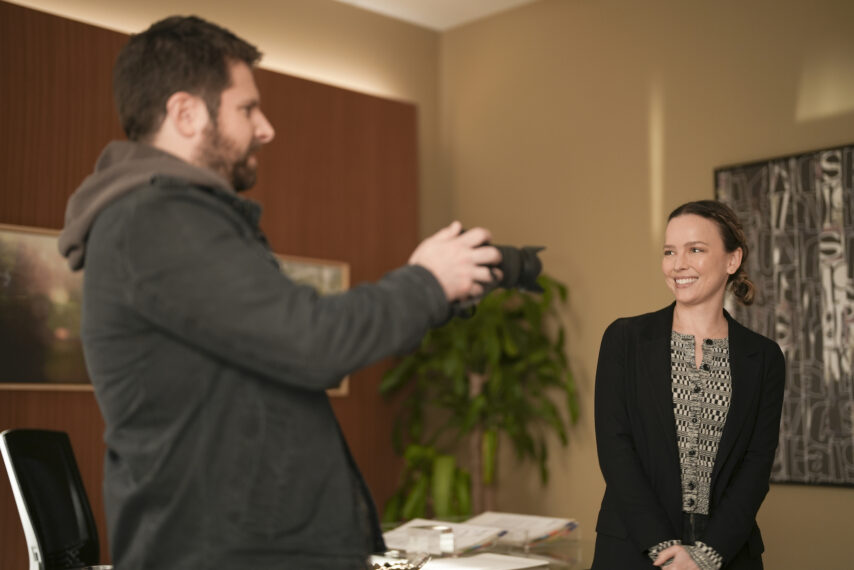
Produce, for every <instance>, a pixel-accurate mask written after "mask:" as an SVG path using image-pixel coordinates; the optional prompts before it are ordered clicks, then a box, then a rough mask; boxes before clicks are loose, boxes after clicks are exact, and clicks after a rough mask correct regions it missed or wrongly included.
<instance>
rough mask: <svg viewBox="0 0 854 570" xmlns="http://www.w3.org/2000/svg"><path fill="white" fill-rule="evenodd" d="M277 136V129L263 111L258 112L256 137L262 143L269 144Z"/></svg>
mask: <svg viewBox="0 0 854 570" xmlns="http://www.w3.org/2000/svg"><path fill="white" fill-rule="evenodd" d="M275 136H276V130H275V129H274V128H273V125H271V124H270V121H268V120H267V117H266V116H265V115H264V113H262V112H260V111H259V112H258V115H257V118H256V124H255V139H256V140H258V141H259V142H260V143H261V144H267V143H268V142H270V141H271V140H273V138H274V137H275Z"/></svg>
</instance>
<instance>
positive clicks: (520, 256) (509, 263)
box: [452, 230, 545, 318]
mask: <svg viewBox="0 0 854 570" xmlns="http://www.w3.org/2000/svg"><path fill="white" fill-rule="evenodd" d="M463 231H465V230H463ZM483 245H484V246H487V245H489V246H492V247H494V248H495V249H497V250H498V251H499V252H500V253H501V261H500V262H498V263H495V264H491V265H489V266H488V267H490V268H491V269H496V270H499V271H500V272H501V275H500V279H499V278H498V275H497V272H494V271H490V273H492V275H493V280H492V281H490V282H489V283H483V295H482V296H481V298H482V297H484V296H486V295H487V294H488V293H490V292H491V291H492V290H493V289H498V288H499V287H500V288H503V289H512V288H514V287H515V288H516V289H521V290H522V291H531V292H532V293H542V292H543V288H542V287H540V284H539V283H537V277H539V276H540V272H541V271H542V270H543V263H542V262H541V261H540V258H539V257H537V253H539V252H540V251H542V250H544V249H545V247H542V246H530V245H526V246H525V247H522V248H518V247H513V246H511V245H494V244H491V243H484V244H483ZM478 300H479V299H465V300H462V301H459V300H458V301H454V302H453V304H452V313H453V314H454V315H456V316H458V317H463V318H467V317H471V316H472V315H473V314H474V311H475V306H476V305H477V302H478Z"/></svg>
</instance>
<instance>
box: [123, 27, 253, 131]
mask: <svg viewBox="0 0 854 570" xmlns="http://www.w3.org/2000/svg"><path fill="white" fill-rule="evenodd" d="M259 59H261V52H259V51H258V49H257V48H256V47H255V46H253V45H251V44H249V43H248V42H246V41H244V40H242V39H240V38H238V37H237V36H236V35H234V34H233V33H231V32H230V31H228V30H226V29H225V28H221V27H219V26H217V25H215V24H211V23H210V22H206V21H205V20H202V19H201V18H199V17H197V16H186V17H185V16H172V17H170V18H166V19H165V20H160V21H159V22H156V23H154V24H152V25H151V27H149V28H148V29H147V30H145V31H144V32H142V33H140V34H136V35H134V36H131V38H130V40H129V41H128V43H127V44H126V45H125V46H124V48H122V51H121V52H120V53H119V56H118V58H117V59H116V63H115V66H114V67H113V95H114V97H115V100H116V107H117V109H118V113H119V120H120V121H121V124H122V128H123V129H124V131H125V134H127V137H128V138H129V139H130V140H133V141H138V140H145V139H146V138H148V137H150V136H151V135H153V134H154V133H155V132H156V131H157V130H158V129H159V128H160V124H161V123H162V122H163V118H164V117H165V116H166V102H167V101H168V99H169V97H171V96H172V94H174V93H177V92H179V91H186V92H187V93H192V94H193V95H197V96H199V97H201V98H202V99H203V100H204V102H205V105H206V106H207V108H208V112H209V113H210V116H211V121H213V122H214V124H216V118H217V114H218V112H219V102H220V95H222V92H223V91H224V90H225V89H226V88H228V87H229V85H230V84H231V74H230V70H229V66H230V64H231V63H233V62H244V63H246V65H248V66H250V67H252V66H253V65H255V64H256V63H257V62H258V60H259Z"/></svg>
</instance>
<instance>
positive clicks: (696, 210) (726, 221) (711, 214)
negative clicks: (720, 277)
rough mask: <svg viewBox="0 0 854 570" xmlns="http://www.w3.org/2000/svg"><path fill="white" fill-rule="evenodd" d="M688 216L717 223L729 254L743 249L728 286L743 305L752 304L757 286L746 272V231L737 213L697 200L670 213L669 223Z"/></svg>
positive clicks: (713, 201) (708, 201)
mask: <svg viewBox="0 0 854 570" xmlns="http://www.w3.org/2000/svg"><path fill="white" fill-rule="evenodd" d="M686 214H693V215H695V216H701V217H703V218H706V219H707V220H712V221H713V222H715V223H716V224H717V226H718V231H720V234H721V238H722V239H723V242H724V249H726V250H727V251H728V252H730V253H732V252H733V251H735V250H737V249H738V248H741V265H739V266H738V269H737V270H736V272H735V273H733V274H732V275H730V276H729V278H728V279H727V284H728V285H729V288H730V290H731V291H732V294H733V295H735V298H736V299H738V300H739V302H740V303H741V304H742V305H750V304H752V303H753V297H754V295H755V294H756V286H755V285H754V284H753V281H751V280H750V279H749V278H748V277H747V272H746V271H745V270H744V264H745V263H747V253H748V247H747V238H746V237H745V236H744V230H743V229H742V227H741V223H740V222H739V221H738V217H737V216H736V215H735V212H733V211H732V209H731V208H730V207H729V206H727V205H726V204H723V203H722V202H718V201H716V200H697V201H695V202H688V203H686V204H682V205H681V206H679V207H678V208H676V209H675V210H673V211H672V212H670V216H668V218H667V221H670V220H672V219H673V218H676V217H678V216H684V215H686Z"/></svg>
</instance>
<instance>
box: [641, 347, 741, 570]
mask: <svg viewBox="0 0 854 570" xmlns="http://www.w3.org/2000/svg"><path fill="white" fill-rule="evenodd" d="M694 347H695V344H694V337H693V336H692V335H685V334H681V333H678V332H676V331H673V332H672V334H671V336H670V375H671V376H670V377H671V390H672V393H673V415H674V417H675V418H676V438H677V445H678V448H679V465H680V467H681V469H682V511H683V512H686V513H697V514H703V515H708V514H709V494H710V492H711V483H712V469H713V468H714V465H715V457H716V456H717V453H718V446H719V444H720V442H721V435H723V431H724V424H725V423H726V416H727V412H728V411H729V404H730V400H731V399H732V376H731V375H730V367H729V339H726V338H707V339H705V340H703V357H702V362H701V364H700V367H699V368H698V367H697V366H696V359H695V354H696V353H695V350H694ZM674 544H681V541H679V540H668V541H666V542H662V543H661V544H657V545H656V546H654V547H653V548H651V549H650V551H649V555H650V557H651V558H653V560H655V558H656V557H657V556H658V554H659V553H660V552H661V551H662V550H664V549H665V548H667V547H669V546H673V545H674ZM686 548H687V549H688V552H689V554H691V558H692V559H694V562H695V563H696V564H697V566H699V567H700V568H701V569H703V570H706V569H707V568H708V569H717V568H720V567H721V566H722V564H723V559H722V558H721V556H720V555H719V554H718V553H717V552H716V551H715V550H714V549H713V548H712V547H710V546H708V545H707V544H704V543H703V542H700V541H697V543H696V544H695V545H694V546H693V547H691V546H687V547H686Z"/></svg>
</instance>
